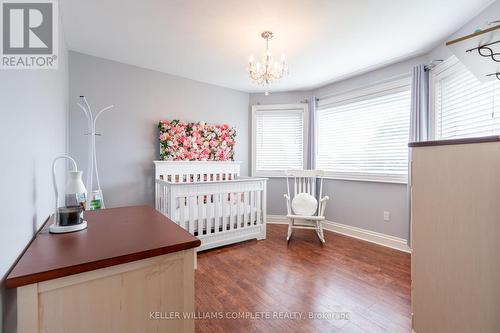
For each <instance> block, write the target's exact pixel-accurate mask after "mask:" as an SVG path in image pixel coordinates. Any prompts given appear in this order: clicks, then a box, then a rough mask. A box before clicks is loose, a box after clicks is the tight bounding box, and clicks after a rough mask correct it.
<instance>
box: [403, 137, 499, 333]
mask: <svg viewBox="0 0 500 333" xmlns="http://www.w3.org/2000/svg"><path fill="white" fill-rule="evenodd" d="M483 141H487V140H483ZM491 141H492V142H477V141H474V140H469V141H467V140H458V141H457V142H455V143H456V144H449V143H447V144H444V145H443V143H436V145H429V144H426V145H420V146H419V145H418V144H416V146H414V147H412V153H411V170H410V172H411V179H412V182H411V215H412V219H411V220H412V232H411V240H412V249H413V252H412V312H413V329H414V331H415V332H417V333H436V332H439V333H448V332H449V333H459V332H483V333H495V332H500V142H498V137H492V138H491ZM475 142H476V143H475Z"/></svg>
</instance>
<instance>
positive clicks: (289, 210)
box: [283, 194, 292, 214]
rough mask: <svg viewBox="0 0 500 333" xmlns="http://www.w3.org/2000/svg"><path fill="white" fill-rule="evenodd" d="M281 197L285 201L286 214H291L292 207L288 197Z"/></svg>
mask: <svg viewBox="0 0 500 333" xmlns="http://www.w3.org/2000/svg"><path fill="white" fill-rule="evenodd" d="M283 196H284V197H285V199H286V210H287V212H288V214H291V211H292V207H290V197H289V196H288V194H283Z"/></svg>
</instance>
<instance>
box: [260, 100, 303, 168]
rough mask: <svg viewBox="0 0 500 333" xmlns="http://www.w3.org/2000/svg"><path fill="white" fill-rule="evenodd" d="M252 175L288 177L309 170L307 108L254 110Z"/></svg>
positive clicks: (264, 107) (301, 105) (265, 107)
mask: <svg viewBox="0 0 500 333" xmlns="http://www.w3.org/2000/svg"><path fill="white" fill-rule="evenodd" d="M252 124H253V135H252V147H253V149H252V150H253V153H252V155H253V158H252V175H254V176H284V175H285V173H284V171H285V170H287V169H302V168H304V167H305V164H306V163H305V156H306V147H307V143H306V142H307V105H306V104H297V105H295V104H290V105H255V106H253V107H252Z"/></svg>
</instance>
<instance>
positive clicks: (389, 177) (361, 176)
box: [323, 171, 408, 185]
mask: <svg viewBox="0 0 500 333" xmlns="http://www.w3.org/2000/svg"><path fill="white" fill-rule="evenodd" d="M323 178H325V179H332V180H349V181H359V182H370V183H390V184H402V185H406V184H408V175H407V174H405V175H396V174H373V173H371V174H369V173H356V172H334V171H325V176H324V177H323Z"/></svg>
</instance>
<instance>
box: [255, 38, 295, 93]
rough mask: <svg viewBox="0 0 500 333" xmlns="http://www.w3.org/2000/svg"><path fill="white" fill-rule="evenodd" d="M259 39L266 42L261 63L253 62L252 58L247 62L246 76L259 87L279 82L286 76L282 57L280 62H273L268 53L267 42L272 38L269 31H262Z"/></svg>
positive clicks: (285, 67)
mask: <svg viewBox="0 0 500 333" xmlns="http://www.w3.org/2000/svg"><path fill="white" fill-rule="evenodd" d="M261 37H262V38H264V39H265V40H266V53H265V54H264V56H263V57H262V60H261V61H257V62H255V61H254V59H253V57H250V59H249V60H248V68H247V70H248V74H249V75H250V78H251V79H252V80H254V81H255V82H257V83H258V84H260V85H267V84H270V83H273V82H277V81H279V80H280V79H281V78H282V77H284V76H286V75H287V74H288V65H287V63H286V59H285V57H284V56H282V57H281V60H280V61H274V60H273V55H272V54H271V51H269V40H270V39H271V38H273V33H272V32H271V31H264V32H263V33H262V34H261Z"/></svg>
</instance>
